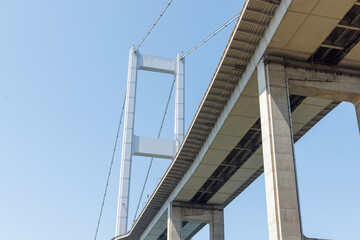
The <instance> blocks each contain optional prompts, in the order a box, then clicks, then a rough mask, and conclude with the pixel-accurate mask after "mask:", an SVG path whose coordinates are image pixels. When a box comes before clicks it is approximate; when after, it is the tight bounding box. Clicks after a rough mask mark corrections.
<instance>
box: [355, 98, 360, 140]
mask: <svg viewBox="0 0 360 240" xmlns="http://www.w3.org/2000/svg"><path fill="white" fill-rule="evenodd" d="M355 110H356V117H357V121H358V126H359V133H360V102H359V103H358V104H356V105H355Z"/></svg>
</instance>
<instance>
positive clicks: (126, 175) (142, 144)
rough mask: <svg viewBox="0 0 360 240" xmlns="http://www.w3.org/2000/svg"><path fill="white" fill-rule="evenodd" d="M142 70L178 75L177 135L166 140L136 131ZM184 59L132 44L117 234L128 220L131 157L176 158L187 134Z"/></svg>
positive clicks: (176, 88)
mask: <svg viewBox="0 0 360 240" xmlns="http://www.w3.org/2000/svg"><path fill="white" fill-rule="evenodd" d="M139 70H145V71H152V72H160V73H166V74H172V75H174V77H175V125H174V139H173V140H164V139H156V138H147V137H142V136H136V135H135V134H134V122H135V115H136V112H135V103H136V85H137V72H138V71H139ZM184 93H185V90H184V59H183V58H182V56H181V54H178V55H177V57H176V59H168V58H161V57H154V56H148V55H143V54H140V53H139V50H136V51H135V48H134V47H132V48H131V49H130V53H129V68H128V79H127V90H126V101H125V117H124V132H123V147H122V152H121V169H120V182H119V199H118V210H117V218H116V233H115V234H116V235H121V234H125V233H126V231H127V222H128V207H129V193H130V180H131V176H130V175H131V159H132V156H133V155H137V156H146V157H157V158H166V159H172V158H173V157H174V154H175V152H176V151H177V150H178V148H179V146H180V144H181V142H182V141H183V138H184Z"/></svg>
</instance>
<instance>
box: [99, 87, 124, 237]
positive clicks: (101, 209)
mask: <svg viewBox="0 0 360 240" xmlns="http://www.w3.org/2000/svg"><path fill="white" fill-rule="evenodd" d="M125 100H126V91H125V96H124V101H123V105H122V109H121V115H120V120H119V124H118V129H117V133H116V138H115V143H114V149H113V153H112V157H111V161H110V167H109V172H108V176H107V180H106V185H105V191H104V196H103V200H102V203H101V208H100V214H99V219H98V223H97V226H96V231H95V236H94V240H96V238H97V234H98V232H99V226H100V221H101V216H102V213H103V209H104V204H105V199H106V193H107V189H108V186H109V181H110V175H111V169H112V166H113V163H114V158H115V153H116V147H117V142H118V139H119V133H120V127H121V122H122V118H123V114H124V108H125Z"/></svg>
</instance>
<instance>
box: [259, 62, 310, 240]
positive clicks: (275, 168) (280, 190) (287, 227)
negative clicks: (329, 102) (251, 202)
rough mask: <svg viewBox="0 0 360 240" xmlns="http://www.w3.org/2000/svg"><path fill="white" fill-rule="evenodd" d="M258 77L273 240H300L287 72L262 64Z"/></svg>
mask: <svg viewBox="0 0 360 240" xmlns="http://www.w3.org/2000/svg"><path fill="white" fill-rule="evenodd" d="M257 75H258V88H259V102H260V117H261V133H262V151H263V161H264V173H265V189H266V204H267V215H268V229H269V239H270V240H290V239H291V240H300V239H302V238H303V235H302V228H301V219H300V210H299V202H298V190H297V182H296V170H295V162H294V150H293V138H292V132H291V131H292V129H291V120H290V119H291V115H290V114H291V112H290V106H289V102H288V89H287V84H286V79H285V71H284V68H283V66H282V65H280V64H265V63H264V62H263V61H261V62H260V63H259V65H258V67H257Z"/></svg>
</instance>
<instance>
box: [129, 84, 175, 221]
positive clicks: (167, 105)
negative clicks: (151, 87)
mask: <svg viewBox="0 0 360 240" xmlns="http://www.w3.org/2000/svg"><path fill="white" fill-rule="evenodd" d="M174 84H175V79H174V81H173V83H172V85H171V89H170V93H169V97H168V99H167V103H166V107H165V111H164V115H163V118H162V120H161V124H160V129H159V132H158V135H157V138H160V135H161V131H162V129H163V125H164V121H165V117H166V113H167V110H168V108H169V103H170V99H171V95H172V92H173V89H174ZM153 160H154V158H153V157H152V158H151V160H150V164H149V167H148V170H147V173H146V176H145V181H144V185H143V188H142V190H141V194H140V198H139V202H138V204H137V207H136V211H135V215H134V220H133V222H135V220H136V215H137V212H138V210H139V207H140V203H141V200H142V197H143V194H144V190H145V187H146V183H147V180H148V178H149V173H150V169H151V166H152V163H153Z"/></svg>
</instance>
